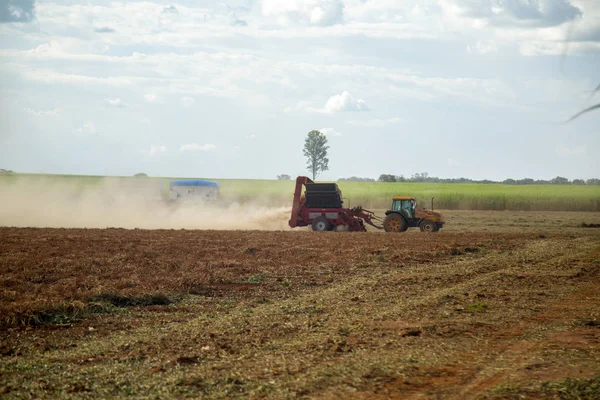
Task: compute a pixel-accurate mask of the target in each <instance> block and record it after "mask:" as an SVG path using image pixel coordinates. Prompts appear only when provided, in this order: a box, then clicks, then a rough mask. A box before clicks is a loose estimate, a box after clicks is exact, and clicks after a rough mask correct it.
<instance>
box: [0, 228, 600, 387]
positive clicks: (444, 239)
mask: <svg viewBox="0 0 600 400" xmlns="http://www.w3.org/2000/svg"><path fill="white" fill-rule="evenodd" d="M598 293H600V236H598V233H597V231H596V230H582V231H581V232H574V233H568V234H563V233H546V232H545V233H544V234H543V235H542V234H540V232H537V233H536V232H532V233H482V232H468V233H455V232H440V233H439V234H404V235H403V234H398V235H394V234H385V233H333V232H327V233H313V232H256V231H255V232H249V231H231V232H227V231H185V230H156V231H145V230H124V229H106V230H94V229H87V230H86V229H17V228H0V301H1V302H0V315H1V316H2V320H1V323H2V325H1V326H0V343H1V345H0V392H1V393H2V395H3V397H4V396H6V397H15V398H20V397H73V396H75V397H88V398H89V397H94V398H105V397H122V396H127V395H131V396H135V397H169V398H175V397H194V398H198V397H207V398H231V397H243V398H247V397H250V398H292V397H304V398H357V399H362V398H381V399H384V398H386V399H387V398H398V399H400V398H402V399H405V398H457V399H458V398H461V399H462V398H477V397H481V398H505V397H511V396H515V397H518V396H523V397H526V398H527V397H532V398H534V397H538V396H542V397H543V396H546V395H548V396H550V398H552V397H551V396H552V393H550V394H548V393H549V392H548V393H546V392H543V390H542V389H541V384H542V383H543V382H560V381H563V380H565V379H566V378H573V379H580V380H584V381H585V380H586V379H591V378H593V377H594V375H597V374H598V371H600V323H599V322H598V321H600V311H599V310H600V296H598ZM584 398H585V397H584Z"/></svg>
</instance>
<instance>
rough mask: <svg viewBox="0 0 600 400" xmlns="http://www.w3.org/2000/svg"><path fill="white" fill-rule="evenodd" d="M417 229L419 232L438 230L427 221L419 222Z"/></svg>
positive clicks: (433, 224)
mask: <svg viewBox="0 0 600 400" xmlns="http://www.w3.org/2000/svg"><path fill="white" fill-rule="evenodd" d="M419 229H421V232H437V231H438V230H439V229H438V227H437V224H436V223H435V222H433V221H431V220H429V219H424V220H423V221H421V222H420V223H419Z"/></svg>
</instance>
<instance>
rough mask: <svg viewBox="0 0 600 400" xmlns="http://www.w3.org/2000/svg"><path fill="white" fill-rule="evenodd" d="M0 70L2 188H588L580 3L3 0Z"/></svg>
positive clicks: (584, 14) (592, 83)
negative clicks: (313, 143) (306, 145)
mask: <svg viewBox="0 0 600 400" xmlns="http://www.w3.org/2000/svg"><path fill="white" fill-rule="evenodd" d="M565 54H566V56H565ZM0 74H1V75H0V76H2V78H1V80H0V168H7V169H13V170H16V171H21V172H48V173H69V174H104V175H125V176H127V175H133V174H134V173H136V172H146V173H148V174H149V175H152V176H186V177H214V178H266V179H273V178H275V177H276V176H277V175H278V174H282V173H287V174H289V175H292V176H295V175H300V174H306V173H307V170H306V168H305V160H304V158H303V155H302V146H303V142H304V137H305V136H306V134H307V133H308V132H309V131H310V130H313V129H319V130H322V131H323V132H324V133H326V134H327V135H328V137H329V144H330V151H329V158H330V170H329V171H326V172H324V173H323V174H322V175H321V177H320V178H321V179H326V180H333V179H337V178H339V177H349V176H351V175H356V176H365V177H373V178H377V177H378V176H379V175H380V174H382V173H391V174H396V175H400V174H403V175H405V176H410V175H412V174H413V173H415V172H425V171H426V172H429V174H430V175H435V176H440V177H460V176H464V177H469V178H474V179H485V178H487V179H497V180H501V179H505V178H508V177H512V178H522V177H532V178H542V179H548V178H552V177H554V176H557V175H562V176H566V177H568V178H570V179H573V178H591V177H599V176H600V161H599V160H600V157H598V153H599V152H600V125H599V121H600V113H595V114H594V113H590V114H587V115H584V116H582V117H580V118H578V119H577V120H575V121H573V122H571V123H569V124H565V123H563V122H564V121H565V120H566V119H568V118H569V117H570V116H571V115H573V114H574V113H576V112H577V111H578V110H579V109H581V108H584V107H586V106H588V105H590V104H593V103H594V101H595V102H598V101H600V94H597V95H596V97H595V98H594V97H591V98H590V91H591V89H593V88H595V87H596V86H597V85H598V83H600V2H598V1H595V0H579V1H577V0H571V1H570V2H569V1H568V0H528V1H526V0H487V1H472V0H421V1H403V2H398V1H392V0H288V1H281V0H263V1H248V0H243V1H230V2H223V3H217V2H213V1H179V2H168V1H127V2H119V1H113V2H107V1H87V2H85V3H83V2H76V1H67V0H58V1H53V2H50V1H35V2H34V1H33V0H26V1H23V0H8V2H3V3H2V4H1V5H0Z"/></svg>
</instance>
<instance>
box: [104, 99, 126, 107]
mask: <svg viewBox="0 0 600 400" xmlns="http://www.w3.org/2000/svg"><path fill="white" fill-rule="evenodd" d="M105 101H106V103H107V104H108V105H109V106H112V107H117V108H127V107H129V104H127V103H125V102H124V101H123V100H121V99H118V98H117V99H106V100H105Z"/></svg>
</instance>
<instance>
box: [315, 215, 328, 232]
mask: <svg viewBox="0 0 600 400" xmlns="http://www.w3.org/2000/svg"><path fill="white" fill-rule="evenodd" d="M312 229H313V231H315V232H325V231H330V230H331V224H330V223H329V221H328V220H327V218H325V217H323V216H320V217H317V218H315V219H313V221H312Z"/></svg>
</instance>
